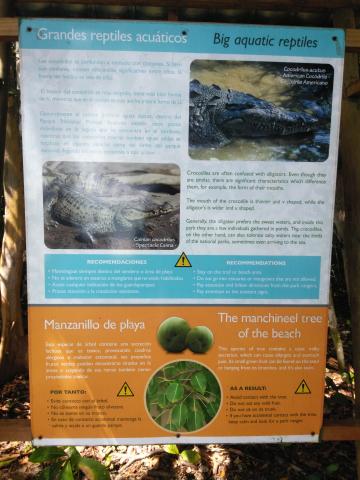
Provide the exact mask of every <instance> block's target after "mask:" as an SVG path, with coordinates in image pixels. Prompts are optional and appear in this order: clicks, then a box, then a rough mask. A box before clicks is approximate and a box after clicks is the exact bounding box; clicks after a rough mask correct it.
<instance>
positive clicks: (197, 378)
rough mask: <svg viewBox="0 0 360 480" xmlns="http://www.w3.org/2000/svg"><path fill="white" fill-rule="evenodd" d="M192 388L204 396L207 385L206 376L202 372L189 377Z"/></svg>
mask: <svg viewBox="0 0 360 480" xmlns="http://www.w3.org/2000/svg"><path fill="white" fill-rule="evenodd" d="M190 383H191V385H192V387H193V388H194V389H195V390H196V391H197V392H199V393H201V394H204V393H205V390H206V385H207V379H206V375H205V374H204V373H203V372H197V373H195V375H193V376H192V377H191V380H190Z"/></svg>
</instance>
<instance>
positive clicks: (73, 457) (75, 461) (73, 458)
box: [65, 447, 81, 470]
mask: <svg viewBox="0 0 360 480" xmlns="http://www.w3.org/2000/svg"><path fill="white" fill-rule="evenodd" d="M65 451H66V454H67V455H68V456H69V457H70V462H71V466H72V468H73V469H74V470H77V469H78V465H79V462H80V460H81V455H80V453H79V452H78V451H77V450H76V448H75V447H67V448H66V449H65Z"/></svg>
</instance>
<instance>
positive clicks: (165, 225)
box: [43, 162, 180, 250]
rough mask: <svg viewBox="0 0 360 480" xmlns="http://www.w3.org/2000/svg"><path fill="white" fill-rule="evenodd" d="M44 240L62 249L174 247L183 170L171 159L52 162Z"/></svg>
mask: <svg viewBox="0 0 360 480" xmlns="http://www.w3.org/2000/svg"><path fill="white" fill-rule="evenodd" d="M43 198H44V237H45V238H44V241H45V245H46V246H47V247H48V248H57V249H58V248H62V249H69V248H71V249H85V248H88V249H90V248H91V249H165V250H166V249H173V248H176V247H177V245H178V241H179V207H180V172H179V169H178V167H177V166H175V165H170V164H146V165H144V164H120V163H96V162H84V163H79V162H47V163H45V165H44V168H43Z"/></svg>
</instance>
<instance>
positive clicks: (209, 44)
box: [20, 19, 345, 58]
mask: <svg viewBox="0 0 360 480" xmlns="http://www.w3.org/2000/svg"><path fill="white" fill-rule="evenodd" d="M20 46H21V48H27V49H54V50H106V51H139V52H176V53H182V52H183V53H199V54H207V53H209V54H210V53H211V54H232V55H239V54H241V55H272V56H290V57H291V56H296V57H322V58H341V57H343V56H344V51H345V34H344V31H343V30H339V29H331V28H308V27H306V28H303V27H283V26H265V25H260V26H259V25H230V24H214V23H211V24H210V23H209V24H206V23H202V24H198V23H181V22H173V23H172V22H146V21H120V20H116V21H115V20H72V19H69V20H59V19H22V20H21V22H20Z"/></svg>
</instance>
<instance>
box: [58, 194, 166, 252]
mask: <svg viewBox="0 0 360 480" xmlns="http://www.w3.org/2000/svg"><path fill="white" fill-rule="evenodd" d="M171 209H172V206H171V205H170V204H168V203H167V202H164V203H163V204H162V205H158V206H152V208H150V207H149V208H147V209H145V208H144V205H140V208H137V207H136V206H134V207H129V206H121V205H108V204H106V203H104V202H101V201H100V200H98V199H96V197H95V198H91V197H90V196H89V195H84V194H83V193H81V192H78V191H76V190H74V189H71V188H67V187H62V188H60V189H59V191H58V193H57V195H56V198H54V199H53V200H52V202H51V203H50V205H49V211H50V214H51V217H52V218H53V220H55V221H56V222H58V223H60V224H63V225H69V226H72V227H75V228H77V230H79V232H80V233H81V238H82V240H85V241H87V242H88V243H89V244H91V245H94V244H95V239H94V236H99V235H111V234H115V233H117V232H120V233H121V232H129V231H131V230H133V229H134V228H135V227H136V225H137V224H139V223H140V222H143V221H144V220H145V219H147V218H152V217H157V216H160V215H164V214H166V213H168V212H170V211H171Z"/></svg>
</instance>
